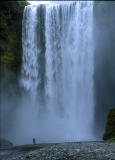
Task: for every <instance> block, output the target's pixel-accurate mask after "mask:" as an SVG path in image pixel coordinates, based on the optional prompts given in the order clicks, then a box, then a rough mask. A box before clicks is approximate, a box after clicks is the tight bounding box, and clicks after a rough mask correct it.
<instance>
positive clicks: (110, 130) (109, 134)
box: [103, 109, 115, 141]
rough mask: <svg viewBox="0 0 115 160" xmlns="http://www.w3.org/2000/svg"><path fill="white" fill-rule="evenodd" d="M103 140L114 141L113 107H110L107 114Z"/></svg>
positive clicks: (114, 116)
mask: <svg viewBox="0 0 115 160" xmlns="http://www.w3.org/2000/svg"><path fill="white" fill-rule="evenodd" d="M103 139H104V140H109V141H115V109H111V110H110V112H109V115H108V121H107V125H106V130H105V133H104V136H103Z"/></svg>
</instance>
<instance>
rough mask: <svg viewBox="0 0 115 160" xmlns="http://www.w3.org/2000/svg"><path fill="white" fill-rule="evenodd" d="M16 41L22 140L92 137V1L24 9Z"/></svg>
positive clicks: (45, 140) (53, 140) (91, 138)
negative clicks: (19, 47) (23, 116)
mask: <svg viewBox="0 0 115 160" xmlns="http://www.w3.org/2000/svg"><path fill="white" fill-rule="evenodd" d="M22 44H23V60H22V70H21V84H22V86H23V87H24V89H25V90H26V91H27V92H28V93H29V97H28V102H27V103H28V105H26V107H25V108H27V106H28V108H27V109H24V114H26V119H27V121H26V122H25V123H24V124H25V131H26V132H27V133H28V135H27V137H28V139H29V138H31V137H38V139H39V142H56V141H58V142H60V141H83V140H95V137H94V135H93V122H94V120H93V117H94V95H93V70H94V61H93V58H94V57H93V56H94V50H93V46H94V45H93V2H85V1H83V2H82V1H78V2H71V3H67V2H66V3H64V4H63V3H60V4H55V3H53V4H44V5H41V4H40V5H37V6H33V5H29V6H27V7H25V10H24V16H23V34H22ZM33 99H34V102H33ZM29 104H30V105H29ZM33 106H34V107H33ZM32 112H34V118H32V114H31V113H32ZM29 117H31V120H29ZM26 123H29V124H30V125H31V126H32V128H29V127H28V125H26ZM34 126H35V127H34Z"/></svg>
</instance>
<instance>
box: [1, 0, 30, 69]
mask: <svg viewBox="0 0 115 160" xmlns="http://www.w3.org/2000/svg"><path fill="white" fill-rule="evenodd" d="M25 5H27V2H26V1H1V2H0V57H1V58H0V62H1V65H2V66H3V65H5V66H7V67H8V68H9V67H10V68H11V69H12V70H13V71H18V70H19V69H20V65H21V53H22V47H21V33H22V31H21V30H22V17H23V9H24V7H25Z"/></svg>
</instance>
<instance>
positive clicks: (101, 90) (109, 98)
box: [94, 1, 115, 135]
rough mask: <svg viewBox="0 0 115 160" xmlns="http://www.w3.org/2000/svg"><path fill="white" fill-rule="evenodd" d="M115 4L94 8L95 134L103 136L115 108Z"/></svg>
mask: <svg viewBox="0 0 115 160" xmlns="http://www.w3.org/2000/svg"><path fill="white" fill-rule="evenodd" d="M113 15H115V2H107V1H106V2H104V1H97V2H95V6H94V39H95V64H94V67H95V72H94V84H95V103H96V106H95V121H96V125H95V132H96V133H98V134H99V135H102V133H103V130H104V128H105V124H106V120H107V114H108V112H109V110H110V109H111V107H112V106H115V16H113Z"/></svg>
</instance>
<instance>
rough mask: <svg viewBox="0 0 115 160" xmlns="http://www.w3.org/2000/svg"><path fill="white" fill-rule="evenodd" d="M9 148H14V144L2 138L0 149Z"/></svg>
mask: <svg viewBox="0 0 115 160" xmlns="http://www.w3.org/2000/svg"><path fill="white" fill-rule="evenodd" d="M8 146H13V144H12V142H10V141H8V140H6V139H3V138H0V147H8Z"/></svg>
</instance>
